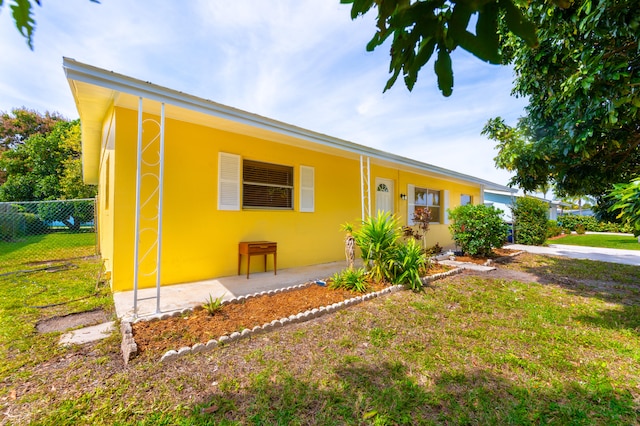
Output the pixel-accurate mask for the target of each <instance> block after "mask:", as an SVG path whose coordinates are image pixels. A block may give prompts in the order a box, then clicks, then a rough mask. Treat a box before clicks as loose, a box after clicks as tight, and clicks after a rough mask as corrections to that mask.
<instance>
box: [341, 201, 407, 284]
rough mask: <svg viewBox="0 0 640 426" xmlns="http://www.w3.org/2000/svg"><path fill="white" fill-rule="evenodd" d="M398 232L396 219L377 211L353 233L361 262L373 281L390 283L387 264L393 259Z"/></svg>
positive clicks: (386, 213)
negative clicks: (362, 261)
mask: <svg viewBox="0 0 640 426" xmlns="http://www.w3.org/2000/svg"><path fill="white" fill-rule="evenodd" d="M400 232H401V231H400V227H399V226H398V220H397V219H396V217H395V216H393V215H391V214H390V213H388V212H382V211H378V214H377V215H376V216H375V217H374V216H370V217H369V218H367V220H365V221H364V222H363V223H362V226H361V227H360V229H359V230H357V231H354V232H353V237H354V238H355V241H356V244H357V245H358V247H359V248H360V252H361V255H362V260H364V263H365V265H366V266H367V268H368V270H369V272H370V273H371V277H372V279H373V280H375V281H378V282H382V281H385V280H387V281H391V279H390V278H391V274H390V271H389V268H388V263H389V260H390V259H392V257H393V252H394V249H395V246H396V242H397V240H398V238H399V237H400Z"/></svg>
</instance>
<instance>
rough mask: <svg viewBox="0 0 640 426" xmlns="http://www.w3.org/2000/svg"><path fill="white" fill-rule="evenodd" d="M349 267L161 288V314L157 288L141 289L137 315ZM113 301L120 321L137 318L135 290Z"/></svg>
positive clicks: (334, 265) (327, 274)
mask: <svg viewBox="0 0 640 426" xmlns="http://www.w3.org/2000/svg"><path fill="white" fill-rule="evenodd" d="M345 267H346V264H345V262H333V263H325V264H320V265H311V266H305V267H301V268H290V269H282V270H280V269H279V270H278V275H274V274H273V271H268V272H259V273H252V274H251V275H250V277H249V279H247V276H246V275H234V276H229V277H222V278H216V279H211V280H204V281H198V282H193V283H186V284H176V285H168V286H163V287H161V289H160V311H159V312H156V305H157V301H156V298H155V296H156V289H155V287H154V288H145V289H139V290H138V315H137V316H138V317H139V318H140V317H145V316H150V315H154V314H156V313H165V312H174V311H179V310H182V309H185V308H193V307H195V306H199V305H202V304H203V303H204V302H205V301H207V300H209V296H211V297H213V298H214V299H216V298H218V297H221V296H222V297H223V300H228V299H232V298H235V297H240V296H246V295H248V294H254V293H260V292H262V291H269V290H275V289H278V288H285V287H290V286H293V285H298V284H304V283H306V282H309V281H315V280H324V279H326V278H328V277H330V276H332V275H333V274H334V273H336V272H338V271H341V270H342V269H344V268H345ZM141 299H144V300H141ZM113 300H114V303H115V308H116V315H117V316H118V318H120V319H125V320H129V321H130V320H132V319H133V318H134V312H133V291H123V292H118V293H114V294H113Z"/></svg>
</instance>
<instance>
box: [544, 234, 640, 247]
mask: <svg viewBox="0 0 640 426" xmlns="http://www.w3.org/2000/svg"><path fill="white" fill-rule="evenodd" d="M546 243H547V244H568V245H572V246H586V247H604V248H613V249H625V250H640V243H638V239H637V238H636V237H633V236H628V235H611V234H584V235H577V234H571V235H566V236H564V237H562V238H557V239H554V240H547V242H546Z"/></svg>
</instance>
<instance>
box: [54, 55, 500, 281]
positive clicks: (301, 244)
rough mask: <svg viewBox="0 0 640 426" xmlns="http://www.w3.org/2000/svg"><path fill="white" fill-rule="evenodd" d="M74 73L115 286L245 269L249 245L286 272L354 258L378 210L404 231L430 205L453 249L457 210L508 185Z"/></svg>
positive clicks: (87, 70) (192, 99)
mask: <svg viewBox="0 0 640 426" xmlns="http://www.w3.org/2000/svg"><path fill="white" fill-rule="evenodd" d="M63 67H64V70H65V73H66V76H67V79H68V82H69V85H70V87H71V91H72V93H73V97H74V99H75V102H76V105H77V109H78V112H79V115H80V119H81V122H82V152H83V172H84V179H85V182H86V183H89V184H95V185H98V188H99V190H98V193H99V196H98V234H99V245H100V251H101V254H102V258H103V259H104V263H105V267H106V270H107V273H108V274H109V276H110V280H111V287H112V289H113V290H114V291H124V290H131V289H132V288H134V285H135V287H136V288H137V287H138V286H139V287H150V286H154V285H168V284H176V283H187V282H193V281H198V280H204V279H210V278H214V277H222V276H228V275H235V274H237V273H238V257H239V256H238V246H239V243H240V242H242V241H272V242H276V243H277V266H278V269H281V268H289V267H297V266H303V265H312V264H320V263H326V262H332V261H336V260H342V259H343V258H344V247H343V238H344V233H343V232H341V231H340V224H343V223H345V222H352V223H353V222H356V221H357V220H358V218H361V217H365V216H367V215H368V214H369V212H375V211H377V210H387V211H390V212H393V213H395V214H396V215H397V216H398V218H399V219H400V222H401V224H403V225H406V224H408V223H409V222H408V218H410V217H411V213H412V211H413V210H414V209H415V208H419V207H428V208H430V209H431V210H432V215H433V217H434V223H433V224H432V225H431V229H430V231H429V234H428V240H429V242H430V244H435V243H436V242H438V243H439V244H440V245H442V246H445V247H446V246H451V245H452V239H451V236H450V234H449V231H448V218H447V213H446V210H447V209H448V208H453V207H456V206H458V205H460V204H461V203H469V202H471V203H474V204H478V203H482V202H483V195H482V194H483V190H484V189H494V190H509V188H506V187H504V186H502V185H498V184H494V183H491V182H488V181H485V180H482V179H478V178H475V177H472V176H468V175H465V174H462V173H458V172H455V171H451V170H446V169H443V168H440V167H436V166H433V165H430V164H425V163H422V162H419V161H415V160H412V159H409V158H404V157H400V156H397V155H394V154H390V153H387V152H383V151H380V150H376V149H372V148H368V147H366V146H363V145H358V144H355V143H352V142H348V141H345V140H340V139H337V138H333V137H331V136H327V135H323V134H319V133H315V132H312V131H310V130H306V129H302V128H299V127H295V126H292V125H289V124H286V123H282V122H278V121H275V120H271V119H269V118H266V117H261V116H258V115H255V114H251V113H248V112H245V111H241V110H238V109H234V108H231V107H228V106H225V105H221V104H218V103H215V102H212V101H208V100H205V99H201V98H198V97H196V96H192V95H188V94H185V93H181V92H178V91H175V90H171V89H167V88H164V87H160V86H157V85H154V84H151V83H148V82H144V81H141V80H137V79H133V78H130V77H127V76H124V75H120V74H116V73H113V72H111V71H107V70H104V69H100V68H96V67H93V66H90V65H86V64H83V63H80V62H77V61H75V60H73V59H68V58H65V59H64V61H63ZM268 257H269V262H270V264H269V269H271V268H272V267H273V264H272V262H273V260H272V256H268ZM158 259H160V260H158ZM263 268H264V264H263V263H262V262H261V261H254V262H253V263H252V268H251V269H252V270H255V271H259V270H263ZM243 273H244V271H243Z"/></svg>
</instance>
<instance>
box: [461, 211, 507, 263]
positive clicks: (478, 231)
mask: <svg viewBox="0 0 640 426" xmlns="http://www.w3.org/2000/svg"><path fill="white" fill-rule="evenodd" d="M501 214H502V210H498V209H496V208H495V207H493V206H485V205H483V204H476V205H473V204H467V205H465V206H459V207H456V208H455V209H453V210H449V217H450V218H451V219H452V220H453V224H451V225H449V231H451V234H452V235H453V239H454V240H455V242H456V244H458V246H460V248H461V249H462V251H463V252H465V253H467V254H469V255H471V256H486V255H488V254H490V253H491V249H492V248H493V247H502V245H503V244H504V242H505V241H506V240H507V224H506V223H504V222H503V221H502V218H501Z"/></svg>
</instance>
